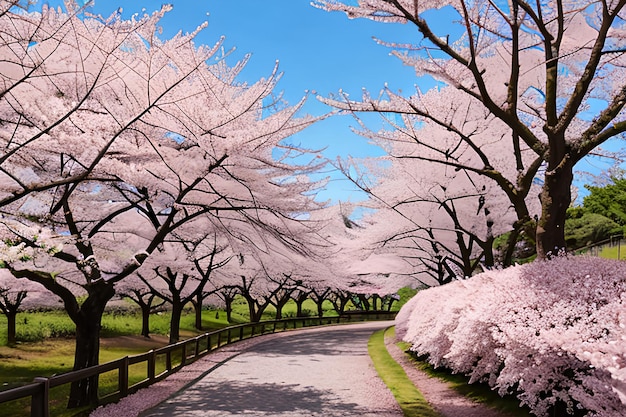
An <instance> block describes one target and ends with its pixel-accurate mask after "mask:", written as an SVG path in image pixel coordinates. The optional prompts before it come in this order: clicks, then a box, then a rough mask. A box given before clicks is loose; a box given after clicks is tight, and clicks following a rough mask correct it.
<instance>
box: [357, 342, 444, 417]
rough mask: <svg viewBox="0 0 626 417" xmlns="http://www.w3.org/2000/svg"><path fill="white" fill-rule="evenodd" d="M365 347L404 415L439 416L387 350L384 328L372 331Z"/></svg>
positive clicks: (410, 416)
mask: <svg viewBox="0 0 626 417" xmlns="http://www.w3.org/2000/svg"><path fill="white" fill-rule="evenodd" d="M367 347H368V351H369V354H370V357H371V358H372V361H373V362H374V367H375V368H376V371H377V372H378V375H379V376H380V378H381V379H382V380H383V381H384V382H385V384H386V385H387V387H389V389H390V390H391V392H392V393H393V395H394V397H395V398H396V401H397V402H398V404H399V405H400V408H401V409H402V412H403V413H404V415H405V416H406V417H437V416H439V414H438V413H437V412H435V410H433V408H432V407H431V406H430V404H429V403H428V401H426V399H425V398H424V396H423V395H422V393H421V392H419V391H418V390H417V388H415V385H413V382H412V381H411V380H410V379H409V377H408V376H407V375H406V373H405V372H404V369H402V366H400V365H399V364H398V363H397V362H396V361H395V360H394V359H393V358H392V357H391V355H390V354H389V352H388V351H387V348H386V347H385V330H380V331H378V332H376V333H374V334H373V335H372V337H371V338H370V340H369V342H368V345H367Z"/></svg>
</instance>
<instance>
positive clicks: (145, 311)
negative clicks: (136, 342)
mask: <svg viewBox="0 0 626 417" xmlns="http://www.w3.org/2000/svg"><path fill="white" fill-rule="evenodd" d="M139 308H140V309H141V335H142V336H143V337H150V310H151V305H150V303H148V304H139Z"/></svg>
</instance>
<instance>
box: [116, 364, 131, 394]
mask: <svg viewBox="0 0 626 417" xmlns="http://www.w3.org/2000/svg"><path fill="white" fill-rule="evenodd" d="M128 364H129V360H128V356H125V357H124V358H122V363H121V364H120V368H119V370H118V372H117V378H118V388H119V390H120V396H121V397H126V396H127V395H128Z"/></svg>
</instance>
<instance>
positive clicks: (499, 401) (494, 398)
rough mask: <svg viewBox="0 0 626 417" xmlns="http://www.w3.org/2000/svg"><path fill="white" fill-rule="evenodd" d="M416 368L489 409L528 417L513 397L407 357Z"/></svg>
mask: <svg viewBox="0 0 626 417" xmlns="http://www.w3.org/2000/svg"><path fill="white" fill-rule="evenodd" d="M398 346H399V347H400V348H401V349H402V350H404V351H408V349H409V344H407V343H404V342H401V343H398ZM409 356H410V358H411V361H412V362H413V363H414V364H415V366H416V367H418V368H419V369H421V370H422V371H424V372H426V374H428V375H429V376H430V377H432V378H437V379H439V380H441V381H444V382H446V383H447V384H448V386H449V387H450V388H452V389H453V390H455V391H457V392H458V393H460V394H462V395H464V396H465V397H467V398H469V399H470V400H472V401H474V402H477V403H482V404H485V405H487V406H488V407H490V408H493V409H495V410H498V411H500V412H503V413H506V414H507V415H510V416H511V417H530V416H532V414H530V411H529V410H528V408H527V407H521V406H520V403H519V400H518V399H517V398H515V397H514V396H513V395H509V396H506V397H501V396H500V395H499V394H498V393H497V392H495V391H493V390H492V389H491V388H490V387H489V385H487V384H484V383H473V384H470V383H469V378H468V377H466V376H465V375H461V374H453V373H451V372H450V371H449V370H447V369H444V368H434V367H433V366H432V365H431V364H429V363H428V362H427V361H426V360H421V359H418V358H415V357H414V356H411V355H409Z"/></svg>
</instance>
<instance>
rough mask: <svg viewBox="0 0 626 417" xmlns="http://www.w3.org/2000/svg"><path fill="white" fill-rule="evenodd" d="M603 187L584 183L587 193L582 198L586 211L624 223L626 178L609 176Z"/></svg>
mask: <svg viewBox="0 0 626 417" xmlns="http://www.w3.org/2000/svg"><path fill="white" fill-rule="evenodd" d="M611 180H612V181H613V184H609V185H606V186H604V187H598V186H591V185H585V188H586V189H587V190H589V195H588V196H586V197H585V198H584V199H583V207H584V209H585V211H586V212H589V213H596V214H601V215H603V216H605V217H608V218H609V219H611V220H613V221H614V222H615V223H617V224H619V225H621V226H625V225H626V178H618V177H613V178H611Z"/></svg>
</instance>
